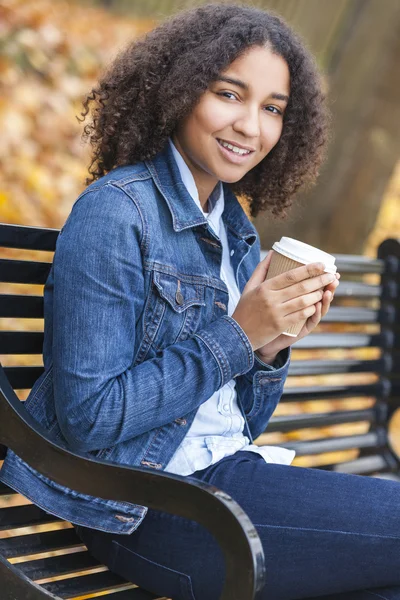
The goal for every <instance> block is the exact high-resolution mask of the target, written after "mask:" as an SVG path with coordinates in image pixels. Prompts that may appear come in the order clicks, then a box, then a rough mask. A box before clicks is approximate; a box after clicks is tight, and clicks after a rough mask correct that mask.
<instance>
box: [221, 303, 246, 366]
mask: <svg viewBox="0 0 400 600" xmlns="http://www.w3.org/2000/svg"><path fill="white" fill-rule="evenodd" d="M222 319H225V321H228V323H230V325H231V326H232V327H233V328H234V329H235V331H237V332H238V334H239V335H240V338H241V340H242V342H243V344H244V346H245V348H246V350H247V356H248V359H249V368H250V369H251V368H252V367H253V364H254V352H253V348H252V346H251V344H250V341H249V338H248V337H247V335H246V333H245V332H244V331H243V329H242V328H241V327H240V325H239V323H237V322H236V321H235V319H233V318H232V317H230V316H228V315H224V316H223V317H222Z"/></svg>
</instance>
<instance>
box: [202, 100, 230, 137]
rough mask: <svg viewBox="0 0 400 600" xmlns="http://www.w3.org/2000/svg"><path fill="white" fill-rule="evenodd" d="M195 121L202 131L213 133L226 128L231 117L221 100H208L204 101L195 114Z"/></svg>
mask: <svg viewBox="0 0 400 600" xmlns="http://www.w3.org/2000/svg"><path fill="white" fill-rule="evenodd" d="M197 121H198V123H199V126H200V127H201V129H202V130H203V131H204V132H207V133H210V134H213V133H216V132H218V131H222V130H223V129H224V128H226V127H227V125H229V123H230V121H231V118H230V115H229V111H228V110H227V109H226V106H223V104H222V102H213V101H210V102H207V103H204V105H203V107H202V110H201V111H199V113H198V115H197Z"/></svg>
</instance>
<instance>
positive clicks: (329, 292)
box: [255, 273, 340, 365]
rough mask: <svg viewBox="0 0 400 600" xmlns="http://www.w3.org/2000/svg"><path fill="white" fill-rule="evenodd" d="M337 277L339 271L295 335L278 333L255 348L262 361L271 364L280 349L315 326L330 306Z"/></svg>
mask: <svg viewBox="0 0 400 600" xmlns="http://www.w3.org/2000/svg"><path fill="white" fill-rule="evenodd" d="M339 279H340V273H336V281H333V282H332V283H330V284H328V285H327V286H326V287H325V288H324V295H323V296H322V300H321V301H319V302H317V304H316V305H315V308H316V311H315V313H314V314H313V315H312V316H311V317H309V318H308V319H307V321H306V322H305V324H304V327H303V329H302V330H301V331H300V333H299V334H298V335H297V337H290V336H288V335H284V334H281V335H278V337H277V338H275V339H274V340H273V341H272V342H269V343H268V344H265V346H262V347H261V348H259V349H258V350H256V352H255V353H256V354H257V356H258V357H259V358H260V359H261V360H262V361H263V362H265V363H267V364H269V365H270V364H272V363H273V362H274V361H275V359H276V356H277V354H278V353H279V352H280V351H281V350H284V349H285V348H287V347H288V346H291V345H292V344H294V342H297V341H298V340H301V338H303V337H305V336H306V335H308V334H309V333H311V332H312V331H313V329H315V328H316V326H317V325H318V324H319V322H320V321H321V319H322V318H323V317H325V315H326V314H327V312H328V310H329V308H330V305H331V302H332V300H333V297H334V295H335V290H336V288H337V286H338V285H339Z"/></svg>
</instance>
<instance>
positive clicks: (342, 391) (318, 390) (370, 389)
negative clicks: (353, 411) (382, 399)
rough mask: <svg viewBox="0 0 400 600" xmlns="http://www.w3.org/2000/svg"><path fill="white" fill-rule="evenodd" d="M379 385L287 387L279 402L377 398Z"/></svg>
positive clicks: (379, 391) (380, 388)
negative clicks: (361, 397) (360, 397)
mask: <svg viewBox="0 0 400 600" xmlns="http://www.w3.org/2000/svg"><path fill="white" fill-rule="evenodd" d="M381 391H382V386H381V384H380V383H370V384H367V385H320V386H319V387H315V386H314V387H313V386H306V385H305V386H301V387H300V386H299V387H297V386H296V387H288V388H286V389H284V390H283V395H282V399H281V402H282V401H283V402H306V401H309V400H331V399H339V398H352V397H353V396H354V397H359V396H375V397H376V396H378V397H379V395H380V394H381Z"/></svg>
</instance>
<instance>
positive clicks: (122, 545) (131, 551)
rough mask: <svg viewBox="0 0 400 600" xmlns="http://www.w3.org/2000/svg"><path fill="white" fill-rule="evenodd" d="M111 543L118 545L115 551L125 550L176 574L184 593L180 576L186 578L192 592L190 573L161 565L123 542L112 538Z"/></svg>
mask: <svg viewBox="0 0 400 600" xmlns="http://www.w3.org/2000/svg"><path fill="white" fill-rule="evenodd" d="M113 544H115V545H116V546H118V549H117V552H119V551H120V549H123V550H127V551H128V552H130V553H132V554H133V555H135V556H137V557H139V558H140V559H141V560H143V561H145V562H148V563H150V564H151V565H154V566H155V567H160V568H161V569H165V570H166V571H170V572H171V573H175V574H176V575H178V577H179V587H180V588H181V591H183V593H185V594H186V590H185V589H184V590H182V578H183V579H184V580H187V582H188V583H190V588H189V593H192V594H193V588H192V578H191V577H190V575H187V574H186V573H182V571H177V570H176V569H172V568H171V567H167V566H166V565H162V564H161V563H158V562H156V561H155V560H152V559H151V558H147V557H146V556H143V555H142V554H139V552H136V551H135V550H131V548H128V546H125V545H124V544H120V543H119V542H118V540H113ZM116 554H117V553H116ZM117 558H118V555H117ZM114 564H116V563H114ZM193 598H194V596H193Z"/></svg>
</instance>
